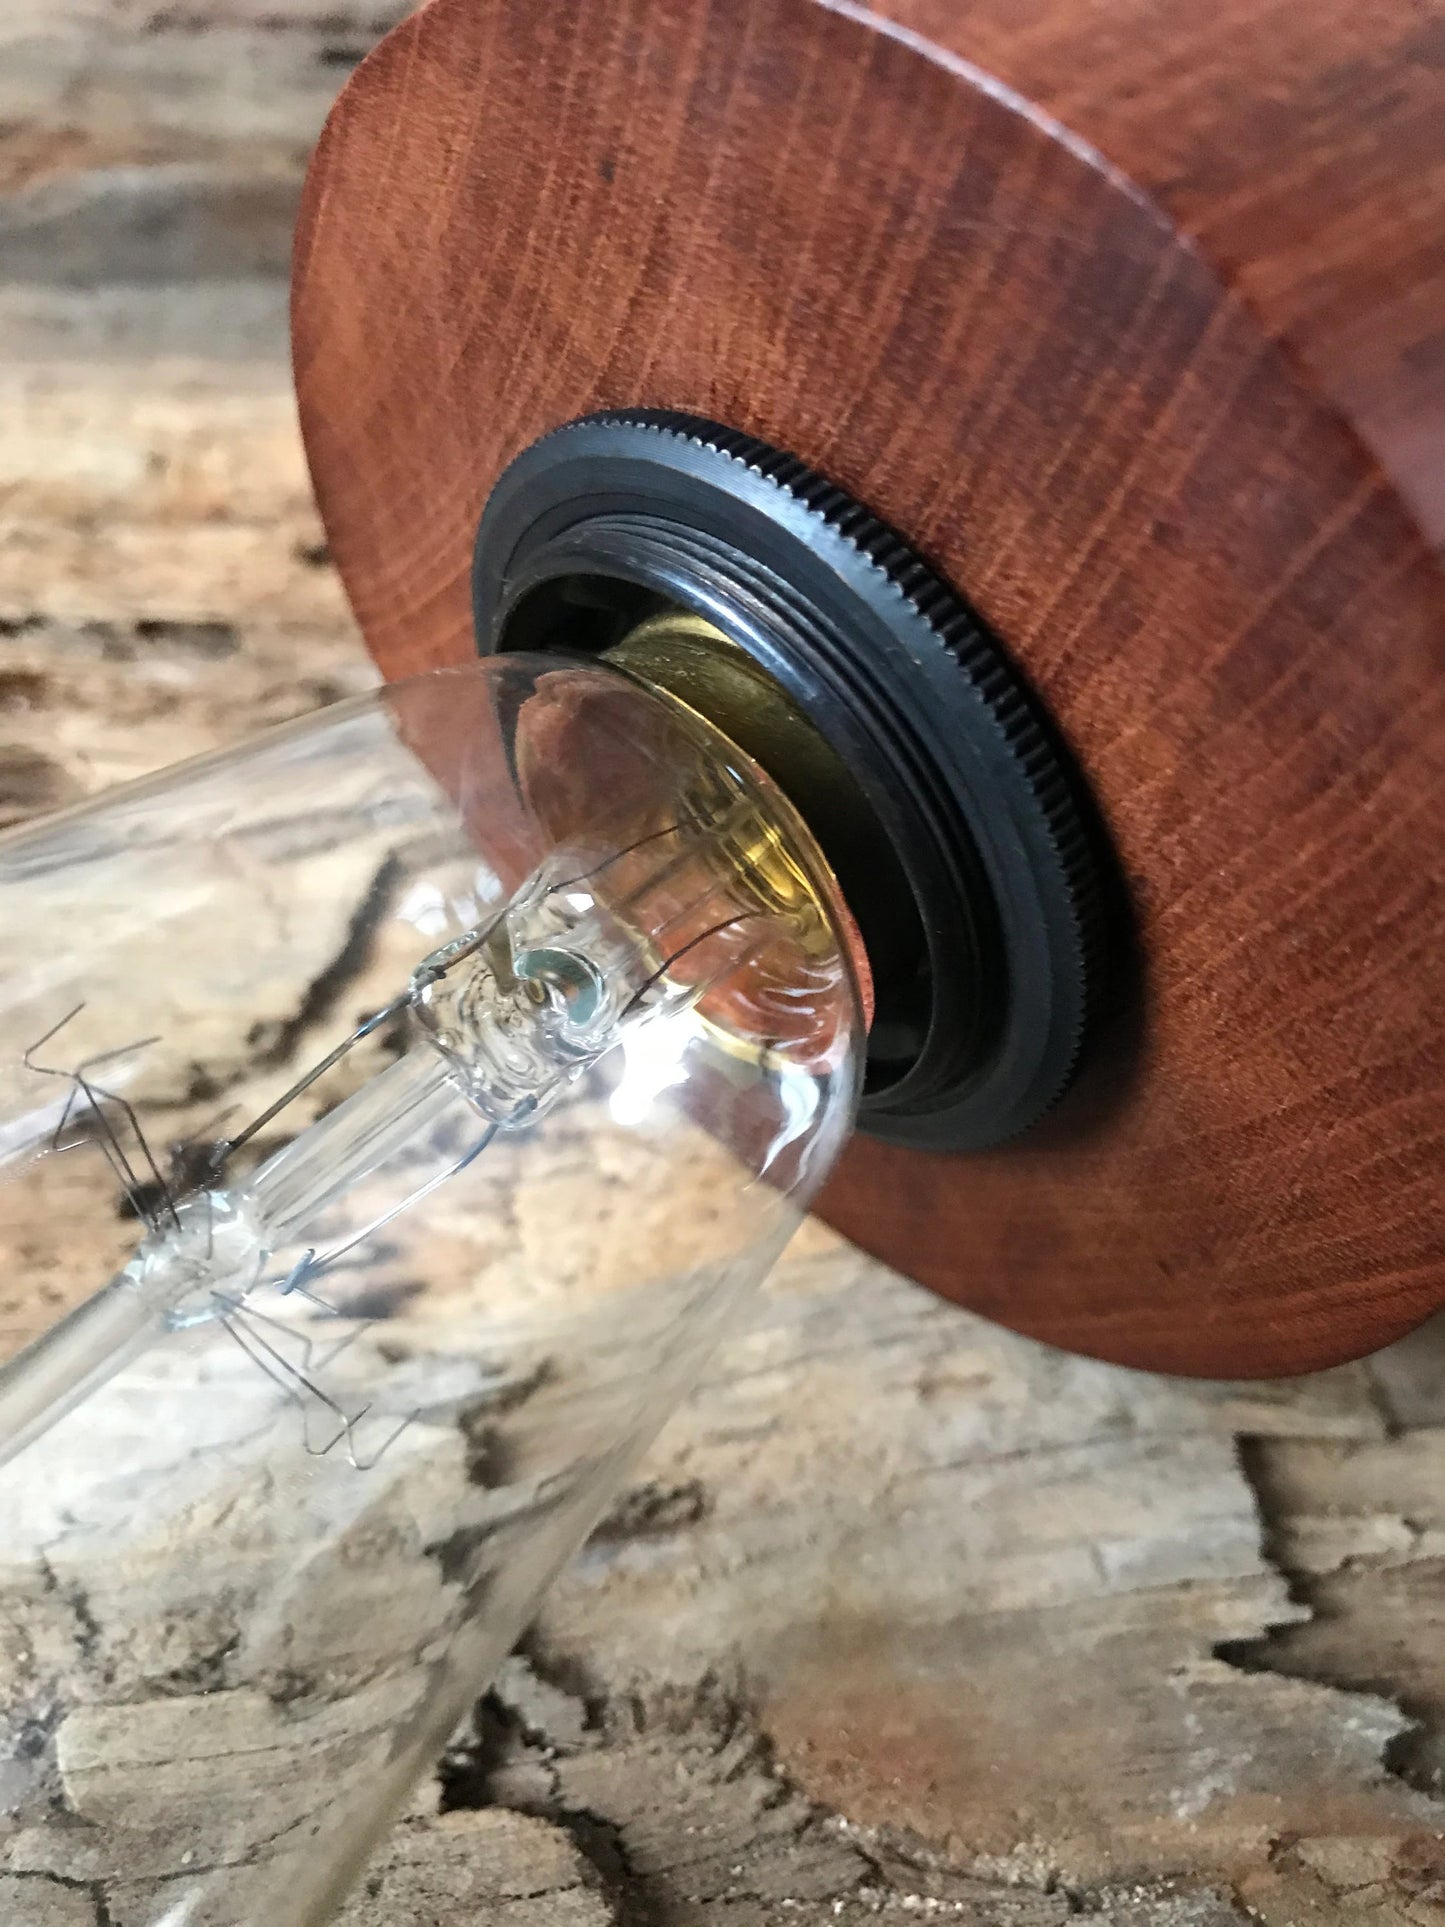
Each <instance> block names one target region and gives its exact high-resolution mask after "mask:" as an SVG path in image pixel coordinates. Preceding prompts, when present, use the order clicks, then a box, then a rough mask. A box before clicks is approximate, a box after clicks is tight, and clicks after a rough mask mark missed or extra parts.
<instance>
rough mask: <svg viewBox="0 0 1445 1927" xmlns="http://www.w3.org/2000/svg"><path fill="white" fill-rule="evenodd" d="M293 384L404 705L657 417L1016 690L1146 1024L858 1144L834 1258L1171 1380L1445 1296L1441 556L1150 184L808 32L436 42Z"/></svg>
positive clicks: (1245, 1364)
mask: <svg viewBox="0 0 1445 1927" xmlns="http://www.w3.org/2000/svg"><path fill="white" fill-rule="evenodd" d="M1045 11H1046V12H1049V11H1052V10H1045ZM1040 32H1041V33H1043V29H1041V30H1040ZM1045 37H1046V35H1045ZM1181 58H1182V56H1181ZM1261 111H1263V110H1261ZM1260 138H1261V140H1263V139H1264V138H1265V137H1264V135H1261V137H1260ZM1363 245H1364V243H1363V242H1362V246H1363ZM1226 265H1227V264H1226ZM1326 265H1327V263H1326ZM1385 271H1386V272H1388V261H1386V263H1385ZM294 346H295V356H296V376H297V385H298V392H299V397H300V404H301V413H302V423H303V429H304V432H305V436H306V441H307V447H308V452H309V456H310V460H311V464H312V470H313V474H314V477H315V481H316V485H317V490H318V495H319V499H320V503H321V507H322V512H323V516H324V518H325V520H326V523H327V527H328V531H329V534H330V537H331V541H332V546H333V550H334V552H335V554H336V557H337V560H338V563H339V565H340V568H341V571H342V575H343V578H344V580H345V583H346V586H347V589H348V592H349V594H350V596H351V599H352V602H353V605H354V607H355V609H356V612H357V615H358V616H359V618H360V621H361V623H362V627H363V629H364V631H365V633H366V636H367V639H368V642H369V645H370V647H371V649H372V651H373V653H374V654H375V655H376V656H377V658H378V660H379V661H380V662H381V663H382V665H383V667H384V668H385V669H386V671H387V672H388V673H389V674H397V673H401V672H403V671H405V670H408V669H414V668H420V667H423V666H425V665H427V664H430V663H436V662H443V661H449V660H458V659H460V658H462V657H464V656H465V655H466V654H467V653H468V652H469V651H470V649H471V647H472V642H471V635H470V623H469V615H468V608H467V593H466V574H467V561H468V554H469V549H470V543H471V538H472V533H473V530H474V527H475V523H476V518H477V515H478V512H479V510H480V507H481V504H482V501H483V500H484V498H485V495H486V493H487V490H488V487H489V486H490V483H491V481H492V480H493V479H494V477H495V476H496V474H497V473H498V472H499V470H500V469H501V467H502V466H503V465H504V463H505V462H506V461H507V460H509V459H510V458H511V456H512V455H514V454H515V453H516V452H517V451H518V450H519V449H520V448H521V447H523V446H525V444H526V443H527V442H529V441H530V440H532V439H533V438H534V437H535V436H536V435H538V434H539V433H541V432H542V431H543V430H545V429H546V428H549V427H551V426H553V425H555V424H556V423H558V422H560V421H563V420H565V419H567V418H568V417H570V416H573V415H576V414H579V413H582V412H584V411H585V410H587V409H589V408H595V407H598V406H608V405H623V404H638V403H641V404H653V405H666V406H670V407H677V408H686V409H692V410H695V411H697V412H699V413H702V414H707V415H712V416H715V417H718V418H721V419H723V420H726V421H730V422H732V423H734V424H736V425H737V426H739V427H741V428H744V429H748V430H751V431H752V432H753V433H756V434H758V435H761V436H764V437H765V438H767V439H769V440H771V441H773V442H776V443H780V444H782V445H784V446H787V447H791V448H793V449H795V450H796V451H797V452H798V453H799V454H800V455H802V456H803V457H804V458H805V459H806V460H808V461H809V462H811V463H813V464H814V465H815V466H816V467H818V468H820V469H822V470H823V471H824V472H826V473H829V474H831V475H832V476H834V477H835V478H836V479H837V480H838V481H840V482H841V483H843V484H844V485H845V486H847V487H850V488H851V489H853V490H854V491H855V492H856V493H858V494H859V495H860V496H861V497H862V498H863V499H864V500H866V501H867V502H868V503H869V504H870V505H871V506H872V507H873V508H874V509H875V510H876V511H878V512H879V513H881V514H882V515H884V516H885V517H886V518H888V519H889V520H890V521H892V522H893V523H895V524H896V525H897V526H899V527H901V528H902V529H904V530H906V531H907V532H908V533H909V534H910V535H911V536H912V537H913V539H914V540H915V541H916V542H918V544H919V545H920V546H921V547H922V548H923V549H924V550H925V551H926V552H927V553H929V554H930V555H931V557H932V558H933V559H934V560H935V562H936V563H937V564H938V565H939V567H940V568H941V569H942V570H943V571H944V572H945V573H946V574H947V575H949V576H950V577H952V579H953V580H954V581H955V582H957V583H958V585H959V586H960V587H961V588H962V589H963V590H964V591H965V592H966V593H967V594H968V595H969V596H970V597H972V598H973V599H974V600H975V601H976V602H977V603H978V604H979V605H980V606H981V608H982V609H983V610H984V612H985V613H986V614H987V615H988V616H989V617H990V619H991V620H992V621H993V622H994V623H995V625H996V626H997V627H998V629H999V631H1000V632H1001V633H1002V635H1003V636H1004V637H1005V638H1006V639H1007V640H1008V642H1009V643H1010V645H1011V646H1012V648H1013V650H1014V651H1015V653H1016V654H1017V656H1018V657H1019V659H1020V660H1021V661H1022V663H1023V664H1024V666H1025V667H1026V669H1027V671H1028V673H1029V674H1030V676H1031V677H1032V679H1033V680H1034V682H1035V684H1036V685H1037V686H1038V687H1039V688H1040V689H1041V691H1042V692H1043V693H1044V695H1045V697H1046V699H1047V700H1048V702H1049V704H1050V706H1051V707H1052V709H1053V712H1054V714H1055V716H1056V717H1057V718H1058V720H1059V722H1060V723H1061V725H1062V726H1063V728H1064V729H1065V731H1066V733H1067V734H1068V736H1069V737H1070V739H1071V741H1072V742H1073V744H1074V746H1075V748H1076V750H1077V752H1078V754H1079V756H1080V758H1081V760H1082V762H1083V764H1084V766H1085V768H1086V769H1087V771H1088V773H1089V775H1090V777H1091V779H1092V781H1093V784H1094V787H1095V790H1096V793H1097V794H1098V796H1099V798H1100V801H1101V803H1102V806H1103V808H1104V810H1105V813H1106V815H1107V817H1108V819H1109V822H1110V825H1111V828H1112V830H1113V833H1114V836H1115V840H1116V843H1117V846H1118V849H1119V851H1120V854H1121V858H1122V861H1123V863H1124V866H1125V869H1126V871H1127V874H1128V877H1129V881H1130V885H1131V889H1132V893H1133V897H1134V902H1135V905H1136V909H1137V912H1138V915H1139V920H1140V926H1141V934H1142V938H1143V951H1144V956H1145V964H1146V972H1145V975H1146V981H1145V983H1144V984H1143V985H1142V986H1141V989H1140V994H1139V996H1138V998H1137V1000H1136V1004H1135V1008H1134V1010H1133V1012H1132V1013H1131V1017H1130V1022H1129V1026H1128V1027H1127V1028H1125V1029H1121V1032H1120V1035H1119V1037H1118V1038H1117V1039H1116V1040H1115V1044H1114V1048H1113V1049H1112V1050H1110V1051H1106V1052H1104V1053H1101V1055H1100V1058H1099V1060H1098V1061H1097V1063H1096V1065H1095V1069H1094V1074H1093V1076H1092V1077H1091V1078H1090V1079H1088V1080H1086V1082H1085V1083H1084V1085H1083V1086H1082V1087H1081V1088H1080V1089H1079V1091H1078V1092H1077V1093H1076V1095H1075V1097H1074V1098H1073V1099H1071V1101H1070V1102H1069V1104H1068V1105H1066V1106H1065V1107H1064V1109H1063V1110H1062V1111H1061V1112H1060V1113H1059V1114H1058V1116H1057V1117H1056V1119H1055V1120H1053V1121H1052V1122H1051V1124H1049V1125H1048V1126H1047V1127H1046V1128H1045V1129H1044V1130H1043V1131H1041V1132H1038V1133H1036V1134H1034V1135H1033V1136H1031V1137H1030V1138H1028V1139H1026V1140H1024V1141H1023V1142H1021V1143H1020V1144H1019V1145H1017V1146H1016V1147H1013V1148H1011V1149H1009V1150H1006V1151H1002V1152H999V1153H995V1154H992V1155H990V1156H988V1157H985V1158H971V1159H966V1160H965V1159H944V1158H928V1157H920V1156H916V1155H910V1154H903V1153H898V1152H893V1151H888V1150H884V1149H882V1148H880V1147H878V1146H876V1145H871V1144H867V1143H864V1142H862V1141H858V1142H856V1143H855V1145H854V1147H853V1149H852V1150H851V1151H850V1153H849V1156H848V1159H847V1160H846V1163H845V1167H844V1169H843V1171H842V1173H841V1174H840V1176H839V1178H838V1180H837V1181H836V1182H835V1184H834V1186H833V1188H832V1191H831V1194H830V1197H829V1200H828V1209H829V1213H830V1215H831V1217H832V1219H833V1221H834V1222H835V1223H836V1224H838V1225H839V1226H840V1227H841V1228H842V1229H844V1230H845V1231H846V1232H847V1233H848V1234H849V1236H851V1237H853V1238H855V1239H856V1240H857V1241H858V1242H859V1243H860V1244H861V1245H863V1246H864V1247H865V1248H866V1249H867V1250H869V1251H871V1252H874V1253H875V1254H878V1255H880V1256H883V1257H885V1258H886V1259H888V1260H889V1262H892V1263H895V1264H898V1265H899V1266H900V1267H901V1268H903V1269H905V1270H907V1271H909V1272H910V1273H911V1274H912V1275H914V1276H916V1277H919V1278H921V1279H923V1280H924V1281H925V1282H926V1283H929V1284H932V1285H935V1286H937V1287H938V1288H939V1289H940V1290H943V1291H945V1292H947V1293H948V1294H949V1295H951V1296H954V1297H957V1298H959V1299H961V1300H963V1301H964V1302H967V1303H969V1304H972V1305H974V1306H976V1307H978V1308H979V1309H981V1310H983V1311H986V1312H988V1313H989V1314H990V1315H992V1316H995V1317H998V1318H1001V1319H1003V1320H1005V1321H1006V1322H1008V1323H1010V1324H1013V1325H1015V1326H1016V1327H1018V1328H1020V1329H1022V1330H1025V1331H1029V1332H1033V1333H1035V1334H1037V1335H1039V1336H1043V1337H1047V1338H1050V1339H1052V1340H1055V1341H1057V1342H1060V1343H1064V1344H1067V1345H1070V1346H1074V1347H1077V1348H1079V1349H1082V1350H1087V1351H1091V1352H1095V1353H1098V1354H1101V1355H1104V1356H1107V1357H1111V1358H1115V1359H1119V1360H1121V1361H1124V1362H1127V1363H1135V1364H1151V1365H1155V1366H1158V1367H1162V1368H1164V1369H1170V1370H1179V1371H1187V1372H1220V1373H1225V1372H1228V1373H1236V1374H1239V1373H1274V1372H1280V1371H1290V1370H1302V1369H1307V1368H1310V1367H1314V1366H1320V1365H1324V1364H1327V1363H1330V1362H1332V1361H1334V1360H1337V1359H1341V1358H1344V1357H1347V1356H1350V1355H1352V1354H1357V1353H1359V1352H1362V1351H1365V1350H1368V1349H1370V1348H1372V1347H1374V1346H1376V1345H1378V1344H1380V1343H1383V1342H1384V1341H1385V1340H1387V1339H1389V1338H1390V1337H1392V1336H1394V1335H1396V1334H1397V1333H1399V1332H1401V1331H1404V1330H1406V1329H1408V1328H1409V1327H1410V1326H1411V1325H1412V1324H1414V1323H1415V1322H1417V1321H1418V1320H1419V1319H1421V1318H1422V1317H1423V1316H1424V1315H1425V1314H1426V1313H1428V1312H1429V1311H1431V1310H1432V1309H1434V1308H1435V1307H1436V1306H1437V1305H1438V1304H1439V1303H1441V1302H1442V1299H1445V1230H1442V1225H1441V1220H1440V1206H1439V1195H1438V1194H1439V1190H1440V1173H1441V1153H1442V1138H1445V1117H1442V1104H1441V1091H1442V1087H1445V994H1442V992H1445V963H1442V935H1445V930H1442V914H1445V913H1442V902H1445V898H1442V894H1441V888H1440V885H1441V876H1440V870H1441V862H1442V859H1441V843H1440V836H1439V822H1440V819H1441V815H1442V803H1445V678H1442V677H1441V674H1440V642H1441V636H1442V618H1445V593H1442V582H1441V575H1440V568H1439V564H1438V562H1437V560H1436V558H1435V557H1434V555H1433V554H1432V552H1431V550H1430V549H1429V547H1428V545H1427V544H1426V542H1425V541H1424V539H1423V538H1422V536H1421V533H1420V530H1419V527H1418V526H1417V524H1416V522H1415V520H1414V519H1413V517H1412V514H1411V512H1410V510H1409V509H1408V508H1407V507H1406V505H1405V504H1404V503H1403V501H1402V499H1401V497H1400V495H1399V494H1398V492H1397V491H1396V489H1395V487H1394V486H1392V485H1391V484H1390V483H1389V482H1387V480H1386V479H1385V478H1384V477H1383V476H1382V474H1381V473H1380V471H1379V469H1378V468H1377V467H1376V465H1375V463H1374V461H1373V460H1372V459H1371V457H1370V456H1369V454H1368V453H1367V451H1366V450H1365V448H1364V447H1363V445H1362V443H1361V441H1360V440H1359V438H1358V436H1357V434H1356V432H1355V431H1354V429H1353V427H1352V426H1351V425H1350V424H1349V423H1347V422H1346V421H1345V420H1344V419H1343V418H1342V417H1341V415H1340V414H1339V413H1338V411H1337V409H1336V407H1335V406H1334V405H1333V403H1331V402H1330V401H1328V400H1327V399H1325V398H1324V397H1322V396H1321V395H1320V394H1319V393H1317V392H1316V390H1315V389H1314V388H1313V387H1312V386H1311V385H1310V383H1309V382H1308V381H1307V380H1306V379H1305V378H1304V376H1303V375H1302V374H1301V372H1300V371H1299V367H1298V364H1297V361H1296V359H1295V357H1294V356H1292V355H1290V354H1287V353H1286V352H1284V351H1283V350H1282V349H1281V348H1280V347H1279V346H1278V345H1277V344H1276V343H1275V342H1274V341H1273V340H1272V339H1271V338H1270V333H1269V331H1268V330H1267V329H1266V328H1264V327H1263V326H1262V325H1261V323H1260V321H1259V319H1258V318H1257V316H1256V313H1255V312H1254V308H1253V306H1252V305H1251V302H1250V301H1249V300H1247V299H1246V298H1244V296H1243V295H1242V294H1241V292H1240V290H1239V288H1238V287H1232V286H1230V285H1228V284H1227V283H1226V281H1225V280H1224V279H1221V277H1220V276H1219V275H1218V274H1216V273H1215V272H1214V271H1213V270H1212V268H1211V267H1210V266H1209V265H1208V264H1207V262H1206V260H1205V259H1204V256H1203V254H1202V253H1201V251H1200V249H1199V248H1198V247H1197V246H1194V245H1191V244H1190V243H1189V242H1188V241H1187V240H1186V239H1185V238H1184V237H1182V236H1181V234H1180V232H1179V231H1178V229H1177V227H1176V226H1175V225H1174V223H1173V222H1171V220H1170V219H1169V218H1167V216H1166V215H1165V214H1164V213H1163V212H1162V211H1161V209H1160V207H1159V206H1158V205H1157V204H1156V203H1155V202H1154V201H1152V200H1151V199H1150V198H1148V197H1147V196H1146V195H1145V194H1144V193H1143V192H1142V191H1141V190H1140V189H1139V188H1138V187H1137V186H1135V185H1134V184H1133V183H1131V182H1130V181H1129V180H1128V179H1127V178H1125V177H1124V176H1122V175H1121V174H1119V173H1117V172H1115V171H1114V170H1112V169H1111V168H1109V167H1106V166H1104V165H1102V164H1101V163H1100V162H1099V161H1098V160H1097V158H1096V157H1094V156H1092V155H1091V154H1090V153H1089V152H1088V151H1087V150H1086V149H1084V148H1083V147H1082V146H1081V145H1080V144H1079V143H1078V142H1077V141H1074V140H1072V139H1070V138H1069V137H1067V136H1066V135H1065V134H1064V133H1063V132H1062V130H1061V129H1060V128H1059V127H1058V126H1056V125H1055V124H1053V123H1051V122H1050V121H1049V120H1047V119H1046V118H1045V117H1044V116H1042V115H1040V114H1038V113H1035V112H1031V111H1028V110H1027V109H1026V108H1025V106H1024V105H1023V104H1022V103H1020V102H1018V101H1015V100H1013V99H1011V98H1009V97H1008V95H1007V94H1006V92H1005V91H1004V90H1001V89H1000V88H998V87H997V86H995V85H992V84H985V83H984V82H983V80H982V79H981V78H980V76H979V75H978V74H976V73H975V72H973V71H972V70H969V69H967V68H965V67H963V66H962V65H960V63H959V62H958V60H957V59H955V58H953V57H951V56H949V55H947V54H945V53H943V52H941V51H939V50H937V49H930V48H929V47H927V46H925V45H923V44H921V43H919V42H918V41H917V40H916V39H913V38H911V37H910V36H908V35H906V34H902V33H900V32H899V31H898V30H896V29H894V30H884V29H883V28H882V26H881V24H880V23H879V22H877V21H876V20H873V19H871V18H870V17H868V16H865V15H861V14H858V13H856V12H854V11H851V10H844V9H843V8H841V7H836V6H823V5H820V4H818V0H689V3H688V4H679V5H677V6H668V7H659V6H655V5H649V4H644V3H643V0H559V4H557V5H554V6H550V7H548V8H545V9H537V8H535V7H533V6H531V5H530V4H529V0H488V4H486V5H476V4H471V3H470V0H433V4H431V5H430V6H429V7H427V8H426V9H425V10H424V11H423V12H422V13H421V14H420V15H418V16H416V17H415V18H413V19H412V20H410V21H408V22H407V23H405V24H404V25H403V26H402V27H400V28H399V29H398V30H397V31H396V32H395V33H394V34H392V35H391V36H389V38H388V39H387V40H386V41H385V42H384V43H383V44H382V46H381V47H380V49H378V51H377V52H376V53H375V54H374V55H373V56H372V57H371V58H370V59H369V60H368V61H366V62H365V63H364V64H363V65H362V67H361V68H360V69H359V70H358V72H357V74H356V76H355V77H354V78H353V80H352V82H351V84H350V85H349V86H348V88H347V90H346V92H345V93H344V95H343V97H342V100H341V102H340V104H339V106H338V108H337V110H336V112H335V113H334V114H333V117H332V119H331V122H330V124H329V126H328V130H327V133H326V135H325V137H324V138H323V141H322V144H321V147H320V149H319V150H318V155H317V158H316V160H315V162H314V164H313V168H312V173H311V176H310V180H309V184H308V189H307V193H306V197H305V201H304V205H303V212H302V220H301V228H300V236H299V249H298V259H297V268H296V283H295V300H294Z"/></svg>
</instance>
